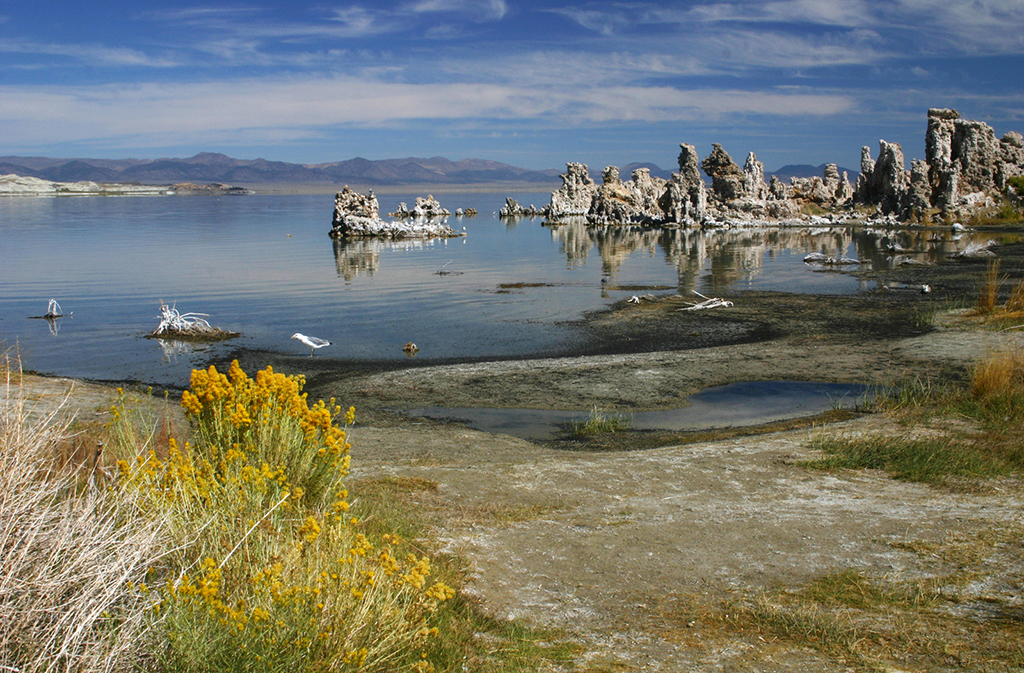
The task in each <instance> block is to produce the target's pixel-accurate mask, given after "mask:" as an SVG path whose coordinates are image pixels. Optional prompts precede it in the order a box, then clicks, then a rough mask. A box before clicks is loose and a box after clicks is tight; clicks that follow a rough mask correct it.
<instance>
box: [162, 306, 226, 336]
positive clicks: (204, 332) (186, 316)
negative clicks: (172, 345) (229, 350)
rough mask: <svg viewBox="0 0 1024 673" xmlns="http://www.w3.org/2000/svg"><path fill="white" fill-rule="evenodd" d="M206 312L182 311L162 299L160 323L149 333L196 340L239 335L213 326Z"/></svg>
mask: <svg viewBox="0 0 1024 673" xmlns="http://www.w3.org/2000/svg"><path fill="white" fill-rule="evenodd" d="M206 315H207V314H206V313H180V312H179V311H178V309H177V308H175V307H174V306H173V305H172V306H168V305H167V304H165V303H164V302H163V300H161V301H160V324H159V325H157V328H156V329H155V330H153V332H152V333H150V334H149V336H150V337H155V338H171V339H190V340H195V341H221V340H223V339H231V338H233V337H236V336H238V333H237V332H229V331H228V330H223V329H221V328H219V327H213V326H212V325H210V323H209V322H207V321H206V318H205V317H204V316H206Z"/></svg>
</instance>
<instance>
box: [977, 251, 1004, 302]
mask: <svg viewBox="0 0 1024 673" xmlns="http://www.w3.org/2000/svg"><path fill="white" fill-rule="evenodd" d="M1004 280H1006V276H1000V275H999V260H998V259H994V260H992V261H990V262H989V263H988V265H987V266H986V267H985V275H984V277H983V279H982V284H981V292H980V293H979V294H978V305H977V310H978V313H980V314H982V315H987V314H989V313H992V312H993V311H995V310H996V302H997V301H998V298H999V286H1000V285H1001V284H1002V281H1004Z"/></svg>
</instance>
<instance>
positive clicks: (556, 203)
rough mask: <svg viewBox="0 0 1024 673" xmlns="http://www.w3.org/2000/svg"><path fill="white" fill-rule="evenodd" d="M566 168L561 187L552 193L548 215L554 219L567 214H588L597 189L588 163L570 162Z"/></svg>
mask: <svg viewBox="0 0 1024 673" xmlns="http://www.w3.org/2000/svg"><path fill="white" fill-rule="evenodd" d="M565 169H566V170H565V174H564V175H562V176H561V178H562V186H561V188H560V189H559V190H558V191H556V192H554V193H552V194H551V207H550V209H549V211H548V217H550V218H551V219H553V220H557V219H558V218H560V217H564V216H567V215H568V216H572V215H586V214H587V212H588V211H589V210H590V201H591V200H592V199H593V198H594V193H595V192H596V191H597V185H595V184H594V181H593V180H591V179H590V173H589V170H588V169H587V165H586V164H578V163H568V164H566V165H565Z"/></svg>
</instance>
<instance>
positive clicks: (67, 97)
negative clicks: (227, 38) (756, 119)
mask: <svg viewBox="0 0 1024 673" xmlns="http://www.w3.org/2000/svg"><path fill="white" fill-rule="evenodd" d="M0 96H2V97H3V99H4V100H5V101H6V104H5V106H4V107H3V108H2V109H0V142H3V143H7V144H13V143H16V142H23V141H28V142H41V141H43V140H49V141H56V142H60V141H83V140H88V139H90V138H96V137H117V136H133V137H140V136H145V135H147V134H151V133H154V132H157V133H158V134H163V133H175V134H186V135H187V134H207V133H210V132H216V131H230V130H234V129H239V128H244V129H273V128H288V129H293V130H295V129H310V130H312V129H317V128H320V127H324V126H337V125H350V126H359V127H386V126H388V125H393V124H396V123H402V122H407V121H411V120H426V119H433V120H474V119H477V120H521V119H534V120H542V121H545V123H547V124H549V125H558V126H564V125H567V124H568V125H579V124H595V123H597V124H604V123H616V122H631V121H647V122H662V121H677V122H684V121H692V120H695V119H705V120H706V119H708V118H710V117H715V116H722V115H730V114H744V115H765V114H767V115H781V116H804V115H833V114H837V113H840V112H843V111H845V110H848V109H850V107H851V106H852V105H853V101H852V100H851V99H849V98H848V97H845V96H843V95H839V94H813V93H805V92H797V93H792V92H770V91H767V92H749V91H738V90H717V91H716V90H679V89H674V88H670V87H630V86H618V87H593V88H588V89H582V90H576V91H567V90H565V89H559V88H556V87H551V88H543V89H537V88H533V87H531V88H522V87H513V86H500V85H480V84H445V85H417V84H402V83H387V82H374V81H366V80H356V79H351V78H330V79H312V78H307V79H302V80H277V81H227V82H210V83H202V84H177V85H157V84H145V85H139V86H133V87H120V86H109V87H101V88H95V87H81V88H75V87H70V88H68V87H62V88H60V89H57V88H51V89H47V90H39V89H37V88H24V87H0ZM40 111H43V112H42V113H40ZM487 123H490V122H487Z"/></svg>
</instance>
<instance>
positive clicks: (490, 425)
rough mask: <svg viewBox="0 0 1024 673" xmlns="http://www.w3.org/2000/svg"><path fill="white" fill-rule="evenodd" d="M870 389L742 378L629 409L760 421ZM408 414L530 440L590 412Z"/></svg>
mask: <svg viewBox="0 0 1024 673" xmlns="http://www.w3.org/2000/svg"><path fill="white" fill-rule="evenodd" d="M870 392H871V388H870V387H869V386H864V385H858V384H849V383H816V382H807V381H744V382H740V383H730V384H728V385H724V386H716V387H714V388H708V389H706V390H702V391H701V392H699V393H697V394H695V395H692V396H690V398H689V402H690V406H688V407H683V408H681V409H663V410H660V411H641V412H637V413H634V414H625V416H626V417H627V418H628V419H629V420H630V425H629V427H630V429H632V430H676V431H686V430H708V429H714V428H727V427H742V426H751V425H761V424H762V423H772V422H776V421H783V420H788V419H792V418H801V417H805V416H814V415H815V414H820V413H822V412H825V411H828V410H829V409H833V408H851V407H854V406H855V405H857V404H858V403H860V402H863V401H864V398H865V397H866V396H867V395H868V394H869V393H870ZM408 413H409V415H411V416H419V417H425V418H433V419H437V420H454V421H458V422H461V423H465V424H466V425H467V426H468V427H470V428H473V429H475V430H482V431H484V432H493V433H499V434H505V435H512V436H513V437H521V438H523V439H530V440H546V439H555V438H557V437H558V436H560V435H563V434H564V433H565V431H566V428H567V427H568V426H569V424H570V423H572V422H573V421H583V420H586V419H587V417H588V415H589V412H588V411H553V410H550V409H482V408H473V407H418V408H416V409H410V410H409V412H408Z"/></svg>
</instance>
